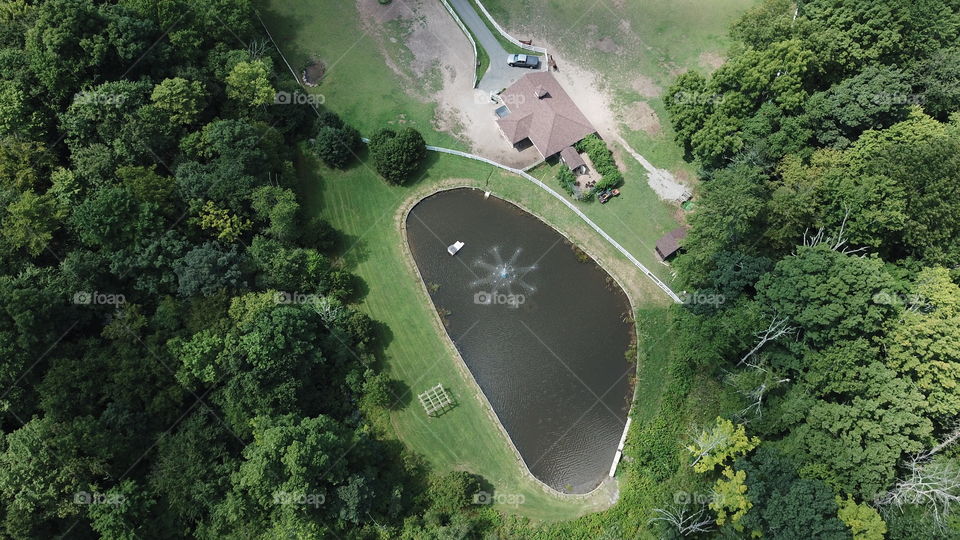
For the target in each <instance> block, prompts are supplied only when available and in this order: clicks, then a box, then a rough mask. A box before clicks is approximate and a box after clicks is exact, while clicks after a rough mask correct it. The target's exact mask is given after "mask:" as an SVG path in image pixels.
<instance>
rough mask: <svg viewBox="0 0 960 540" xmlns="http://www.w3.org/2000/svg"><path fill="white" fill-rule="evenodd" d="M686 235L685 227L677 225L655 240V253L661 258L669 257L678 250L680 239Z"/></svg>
mask: <svg viewBox="0 0 960 540" xmlns="http://www.w3.org/2000/svg"><path fill="white" fill-rule="evenodd" d="M686 237H687V228H686V227H677V228H676V229H674V230H672V231H670V232H668V233H667V234H665V235H663V236H661V237H660V239H659V240H657V255H659V256H660V258H661V259H669V258H670V256H671V255H673V254H674V253H676V252H677V251H680V241H681V240H683V239H684V238H686Z"/></svg>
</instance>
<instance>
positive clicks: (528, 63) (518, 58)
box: [507, 54, 540, 69]
mask: <svg viewBox="0 0 960 540" xmlns="http://www.w3.org/2000/svg"><path fill="white" fill-rule="evenodd" d="M507 63H508V64H510V67H525V68H530V69H535V68H538V67H540V57H539V56H531V55H529V54H511V55H510V56H508V57H507Z"/></svg>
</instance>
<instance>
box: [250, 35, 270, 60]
mask: <svg viewBox="0 0 960 540" xmlns="http://www.w3.org/2000/svg"><path fill="white" fill-rule="evenodd" d="M268 48H269V46H268V45H267V40H266V39H263V38H255V39H252V40H250V43H249V44H247V52H248V53H250V57H251V58H253V59H254V60H257V59H259V58H261V57H262V56H263V55H264V54H266V52H267V49H268Z"/></svg>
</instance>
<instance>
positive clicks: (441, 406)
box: [419, 384, 453, 416]
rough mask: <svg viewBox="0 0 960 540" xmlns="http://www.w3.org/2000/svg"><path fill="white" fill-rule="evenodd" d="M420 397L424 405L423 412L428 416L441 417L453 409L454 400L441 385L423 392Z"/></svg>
mask: <svg viewBox="0 0 960 540" xmlns="http://www.w3.org/2000/svg"><path fill="white" fill-rule="evenodd" d="M419 397H420V404H421V405H423V410H424V411H426V413H427V415H428V416H439V415H440V414H442V413H444V412H446V410H447V409H449V408H451V407H453V399H452V398H451V397H450V394H449V393H448V392H447V391H446V390H445V389H444V388H443V385H441V384H438V385H436V386H434V387H433V388H431V389H429V390H427V391H426V392H423V393H422V394H420V396H419Z"/></svg>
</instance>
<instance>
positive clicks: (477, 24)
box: [449, 0, 547, 92]
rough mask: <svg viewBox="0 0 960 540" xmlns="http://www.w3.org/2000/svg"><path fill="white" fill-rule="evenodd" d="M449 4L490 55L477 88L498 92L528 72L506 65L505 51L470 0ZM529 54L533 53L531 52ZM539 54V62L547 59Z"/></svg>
mask: <svg viewBox="0 0 960 540" xmlns="http://www.w3.org/2000/svg"><path fill="white" fill-rule="evenodd" d="M449 2H450V5H451V6H453V9H454V10H455V11H456V12H457V15H459V16H460V19H462V20H463V23H464V24H466V25H467V28H469V29H470V31H471V32H473V35H474V36H476V38H477V46H478V47H483V48H484V50H486V51H487V54H488V55H489V56H490V67H489V68H488V69H487V72H486V74H484V76H483V78H482V79H480V84H479V85H477V88H479V89H480V90H484V91H486V92H499V91H500V90H503V89H504V88H506V87H508V86H510V85H511V84H513V82H514V81H516V80H517V79H519V78H520V77H523V76H524V75H526V74H527V73H530V71H531V70H530V69H529V68H519V67H510V66H508V65H507V54H508V53H507V51H506V50H505V49H504V48H503V46H502V45H500V42H499V41H497V38H496V37H494V35H493V32H491V31H490V29H489V28H488V27H487V25H486V24H484V23H483V19H482V17H483V15H481V14H479V13H477V10H475V9H474V8H473V4H471V3H470V0H449ZM531 54H534V53H532V52H531ZM538 56H540V62H541V63H543V62H546V61H547V59H546V58H544V57H543V55H538Z"/></svg>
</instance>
